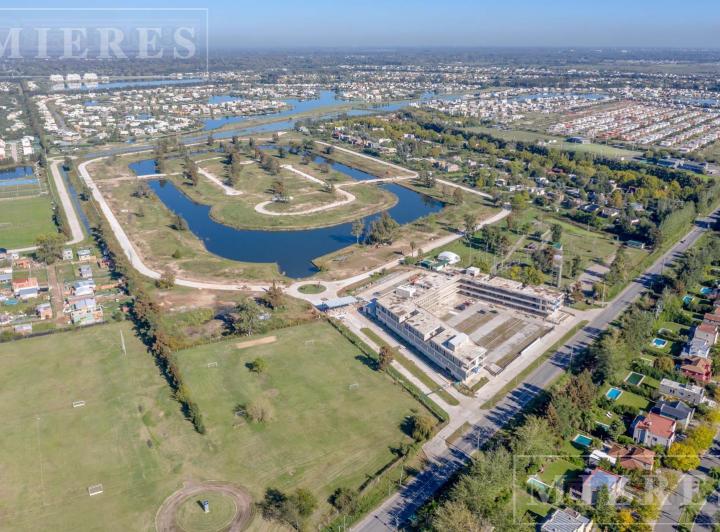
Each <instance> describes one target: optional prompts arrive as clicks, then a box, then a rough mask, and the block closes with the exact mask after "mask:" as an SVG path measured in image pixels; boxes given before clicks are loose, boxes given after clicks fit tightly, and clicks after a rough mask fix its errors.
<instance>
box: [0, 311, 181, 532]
mask: <svg viewBox="0 0 720 532" xmlns="http://www.w3.org/2000/svg"><path fill="white" fill-rule="evenodd" d="M121 331H122V333H123V336H124V340H125V345H126V352H127V355H125V354H123V350H122V346H121V338H120V333H121ZM0 374H2V375H3V386H1V387H0V415H2V416H3V418H4V420H5V429H4V430H3V433H2V436H0V447H1V448H2V450H3V459H2V460H0V475H1V476H2V479H3V482H2V485H1V487H0V521H1V522H2V523H3V525H2V526H3V527H9V528H8V529H13V530H48V529H54V530H84V529H87V528H86V527H87V525H88V523H96V524H98V525H99V524H100V523H103V524H106V525H107V526H102V527H100V528H104V529H106V530H147V529H150V525H151V523H152V518H153V517H152V516H153V515H154V511H155V510H156V508H157V506H158V505H159V504H160V503H161V502H162V500H163V499H164V497H165V496H166V495H167V494H168V492H169V491H172V490H173V489H175V488H174V486H175V482H173V481H172V479H168V472H169V467H170V464H169V462H168V459H167V457H164V456H161V455H162V454H163V450H162V448H161V445H162V442H161V435H160V434H157V433H152V432H151V431H150V430H148V428H147V427H146V426H145V422H146V421H147V419H148V414H149V413H151V414H152V413H155V414H156V415H158V416H163V417H165V416H167V418H168V421H169V423H168V424H167V426H166V429H167V430H174V431H178V432H179V433H180V434H184V433H189V432H190V431H189V430H188V429H187V428H186V427H185V425H186V423H184V422H183V421H182V419H181V416H180V415H179V413H178V412H177V407H176V406H175V403H173V402H172V401H171V400H170V398H169V395H168V392H167V387H166V386H165V384H164V383H163V381H162V379H161V378H160V377H159V376H158V373H157V370H156V369H155V366H154V364H153V361H152V359H151V358H150V356H149V355H148V354H147V353H146V351H145V348H144V346H143V345H142V344H141V343H140V341H139V340H137V339H136V338H135V336H134V335H133V333H132V329H131V326H130V324H129V323H121V324H112V325H105V326H99V327H92V328H88V329H83V330H81V331H77V332H69V333H59V334H54V335H50V336H45V337H40V338H32V339H28V340H22V341H17V342H9V343H4V344H0ZM76 401H84V402H85V405H84V406H79V407H74V406H73V402H76ZM95 484H102V486H103V490H104V492H103V493H102V494H99V495H95V496H93V497H90V496H89V495H88V491H87V489H88V487H89V486H91V485H95Z"/></svg>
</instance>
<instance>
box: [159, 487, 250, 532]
mask: <svg viewBox="0 0 720 532" xmlns="http://www.w3.org/2000/svg"><path fill="white" fill-rule="evenodd" d="M208 491H213V492H217V493H221V494H222V495H226V496H228V497H230V498H231V499H232V500H233V502H234V503H235V508H236V509H237V513H236V514H235V517H234V518H233V520H232V521H230V523H229V524H228V525H227V526H226V527H224V528H223V530H227V531H229V532H240V531H242V530H245V529H246V528H247V527H248V525H249V524H250V522H251V521H252V518H253V506H252V498H251V497H250V494H249V493H248V492H247V491H245V489H243V488H241V487H240V486H237V485H235V484H231V483H230V482H220V481H215V480H209V481H206V482H198V483H195V482H186V483H185V485H184V486H183V487H182V488H180V489H179V490H177V491H176V492H175V493H173V494H172V495H170V496H169V497H168V498H167V499H165V501H164V502H163V503H162V505H161V506H160V508H159V509H158V511H157V514H156V515H155V529H156V530H157V531H158V532H181V531H182V529H181V528H180V527H179V526H178V524H177V521H176V516H177V513H178V510H180V507H181V506H182V504H183V503H184V502H185V501H187V499H189V498H191V497H194V496H198V495H200V494H202V493H207V492H208ZM211 511H212V509H211Z"/></svg>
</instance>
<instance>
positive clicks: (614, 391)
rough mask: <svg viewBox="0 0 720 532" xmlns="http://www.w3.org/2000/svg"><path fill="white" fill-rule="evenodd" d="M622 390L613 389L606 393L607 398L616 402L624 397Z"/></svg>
mask: <svg viewBox="0 0 720 532" xmlns="http://www.w3.org/2000/svg"><path fill="white" fill-rule="evenodd" d="M622 393H623V392H622V390H620V389H619V388H615V387H612V388H610V389H609V390H608V391H607V392H605V397H607V398H608V399H610V400H611V401H616V400H617V398H618V397H620V396H621V395H622Z"/></svg>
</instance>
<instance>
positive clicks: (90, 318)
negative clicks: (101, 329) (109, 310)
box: [70, 297, 103, 325]
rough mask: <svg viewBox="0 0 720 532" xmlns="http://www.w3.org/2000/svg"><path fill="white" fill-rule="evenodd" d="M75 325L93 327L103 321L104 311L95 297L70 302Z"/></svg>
mask: <svg viewBox="0 0 720 532" xmlns="http://www.w3.org/2000/svg"><path fill="white" fill-rule="evenodd" d="M70 319H71V321H72V323H73V325H92V324H94V323H100V322H102V321H103V309H102V307H101V306H99V305H98V304H97V302H96V301H95V298H94V297H80V298H76V299H74V300H73V301H71V302H70Z"/></svg>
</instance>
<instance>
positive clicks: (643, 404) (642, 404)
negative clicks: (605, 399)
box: [600, 384, 650, 410]
mask: <svg viewBox="0 0 720 532" xmlns="http://www.w3.org/2000/svg"><path fill="white" fill-rule="evenodd" d="M620 388H622V387H620ZM609 389H610V385H609V384H605V385H604V386H603V387H602V388H601V390H600V391H601V393H602V395H603V396H605V394H606V393H607V391H608V390H609ZM613 403H615V404H618V405H625V406H632V407H635V408H639V409H640V410H647V409H648V407H649V406H650V401H648V400H647V399H645V398H644V397H641V396H639V395H637V394H635V393H632V392H629V391H627V390H623V393H622V395H621V396H620V397H618V398H617V399H616V400H615V401H613Z"/></svg>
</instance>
